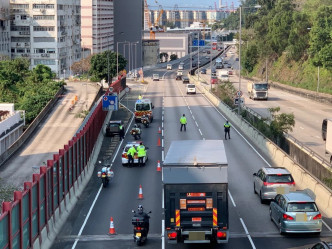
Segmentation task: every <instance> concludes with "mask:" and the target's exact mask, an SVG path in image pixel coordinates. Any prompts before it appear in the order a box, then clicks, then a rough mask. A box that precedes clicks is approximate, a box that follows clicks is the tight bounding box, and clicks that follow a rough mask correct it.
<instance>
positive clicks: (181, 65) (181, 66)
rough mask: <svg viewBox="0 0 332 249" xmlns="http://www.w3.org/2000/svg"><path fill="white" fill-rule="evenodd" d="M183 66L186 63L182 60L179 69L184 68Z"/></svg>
mask: <svg viewBox="0 0 332 249" xmlns="http://www.w3.org/2000/svg"><path fill="white" fill-rule="evenodd" d="M183 66H184V63H183V62H181V63H180V64H179V70H183Z"/></svg>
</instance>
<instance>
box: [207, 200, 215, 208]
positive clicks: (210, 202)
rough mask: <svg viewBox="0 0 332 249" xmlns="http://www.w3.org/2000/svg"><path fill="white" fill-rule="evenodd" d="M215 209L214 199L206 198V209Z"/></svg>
mask: <svg viewBox="0 0 332 249" xmlns="http://www.w3.org/2000/svg"><path fill="white" fill-rule="evenodd" d="M212 207H213V200H212V198H206V209H211V208H212Z"/></svg>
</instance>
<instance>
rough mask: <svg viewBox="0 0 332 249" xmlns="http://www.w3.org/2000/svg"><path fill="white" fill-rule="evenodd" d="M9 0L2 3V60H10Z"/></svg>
mask: <svg viewBox="0 0 332 249" xmlns="http://www.w3.org/2000/svg"><path fill="white" fill-rule="evenodd" d="M9 18H10V15H9V0H1V1H0V60H5V59H9V58H10V22H9Z"/></svg>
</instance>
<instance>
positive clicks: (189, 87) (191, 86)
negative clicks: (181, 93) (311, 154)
mask: <svg viewBox="0 0 332 249" xmlns="http://www.w3.org/2000/svg"><path fill="white" fill-rule="evenodd" d="M191 93H192V94H196V86H195V85H194V84H187V94H191Z"/></svg>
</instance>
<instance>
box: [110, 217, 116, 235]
mask: <svg viewBox="0 0 332 249" xmlns="http://www.w3.org/2000/svg"><path fill="white" fill-rule="evenodd" d="M109 234H116V233H115V228H114V222H113V217H111V220H110V231H109Z"/></svg>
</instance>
